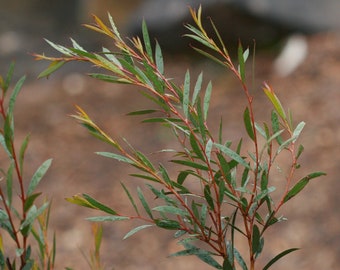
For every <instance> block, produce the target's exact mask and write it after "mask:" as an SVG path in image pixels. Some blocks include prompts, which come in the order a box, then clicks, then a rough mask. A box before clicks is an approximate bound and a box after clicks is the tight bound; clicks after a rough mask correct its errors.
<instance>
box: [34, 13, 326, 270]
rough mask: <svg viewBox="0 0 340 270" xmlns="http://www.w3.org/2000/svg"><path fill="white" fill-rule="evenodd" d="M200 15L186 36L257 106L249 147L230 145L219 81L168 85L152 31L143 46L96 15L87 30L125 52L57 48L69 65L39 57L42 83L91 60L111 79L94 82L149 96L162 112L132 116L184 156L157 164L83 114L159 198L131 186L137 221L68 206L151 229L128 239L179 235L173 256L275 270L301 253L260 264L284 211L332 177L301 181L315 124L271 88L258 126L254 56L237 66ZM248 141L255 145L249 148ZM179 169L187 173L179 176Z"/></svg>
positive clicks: (247, 122)
mask: <svg viewBox="0 0 340 270" xmlns="http://www.w3.org/2000/svg"><path fill="white" fill-rule="evenodd" d="M190 12H191V15H192V18H193V22H194V24H193V25H191V24H188V25H186V28H187V30H188V34H186V36H187V37H189V38H191V39H193V40H195V41H196V42H198V43H199V44H200V45H202V46H200V47H199V48H198V47H194V48H193V49H194V50H196V51H198V52H199V53H201V54H203V55H204V56H206V57H208V58H210V59H212V60H213V61H214V62H216V63H217V64H219V65H222V66H223V67H224V68H226V69H228V70H229V71H230V72H231V73H233V74H234V76H235V77H236V78H237V80H238V81H239V84H240V86H241V89H242V91H243V93H244V97H245V100H246V104H247V105H246V106H245V108H244V113H243V125H244V127H245V131H246V133H245V136H246V138H240V140H238V141H236V142H232V141H229V140H228V139H226V135H225V131H224V129H223V120H220V121H219V120H217V119H212V120H210V118H208V113H209V104H210V100H211V96H212V90H213V86H212V83H211V82H209V83H207V84H206V85H205V84H204V83H203V73H201V74H199V76H198V77H197V78H192V76H191V74H190V72H189V71H187V72H186V73H185V74H184V80H183V83H182V84H180V85H179V84H176V83H175V82H174V80H172V79H171V78H168V77H167V75H166V72H165V66H164V61H163V54H162V50H161V47H160V45H159V44H158V42H157V41H156V42H155V43H153V42H152V41H151V39H150V36H149V33H148V29H147V25H146V23H145V22H143V24H142V37H133V38H131V39H123V38H122V37H121V35H120V32H119V31H118V29H117V28H116V25H115V23H114V21H113V19H112V17H111V16H110V15H109V17H108V18H109V24H108V25H107V24H105V23H104V22H103V21H102V20H101V19H99V18H98V17H96V16H94V23H93V24H87V25H86V27H87V28H89V29H91V30H93V31H96V32H99V33H100V34H103V35H106V36H108V37H109V38H110V39H111V40H112V42H113V44H114V45H115V48H112V49H108V48H103V49H102V51H100V52H89V51H87V50H85V49H84V48H83V47H81V45H79V44H78V43H77V42H76V41H75V40H73V39H71V41H72V46H71V47H65V46H62V45H58V44H55V43H53V42H51V41H47V42H48V43H49V44H50V45H51V46H52V47H53V48H54V49H56V51H58V52H59V53H61V56H57V57H54V56H45V55H35V56H36V58H37V59H38V60H48V61H50V62H51V63H50V65H49V67H48V68H47V69H46V70H44V71H43V72H42V73H41V74H40V75H39V77H47V76H49V75H50V74H51V73H53V72H54V71H56V70H57V69H58V68H60V67H61V66H62V65H63V64H65V63H67V62H71V61H79V62H80V61H81V62H89V63H91V64H92V65H94V66H95V67H98V68H100V69H101V70H103V72H102V73H101V72H99V73H91V74H90V76H91V77H93V78H96V79H98V80H102V81H105V82H108V83H115V84H117V83H118V84H130V85H134V86H136V89H137V88H138V89H143V90H141V94H142V96H143V97H145V98H147V99H149V100H151V101H152V102H153V106H151V108H146V109H144V110H138V111H133V112H131V113H130V115H135V116H136V115H137V116H142V117H144V120H143V122H144V123H155V124H159V125H162V126H164V127H166V128H168V129H169V130H170V131H171V133H172V135H173V137H174V139H176V140H177V142H178V144H177V147H178V148H175V149H160V152H171V153H173V158H172V159H171V160H169V163H166V164H162V163H155V162H152V161H151V160H150V157H149V156H148V155H147V154H144V153H142V152H141V151H139V150H138V149H136V148H135V147H133V144H132V143H130V142H127V141H126V140H119V139H116V138H113V137H112V136H110V134H108V133H107V132H106V131H105V130H103V129H102V128H101V127H100V126H99V125H97V124H96V123H95V121H94V120H92V118H91V117H90V116H89V115H88V114H87V113H86V112H85V111H84V110H83V109H82V108H81V107H80V106H77V111H76V113H75V114H74V115H73V117H74V118H75V119H76V120H77V121H79V122H80V123H81V124H82V125H83V126H84V127H85V128H86V129H87V130H88V131H89V132H90V134H92V135H93V136H94V137H96V138H97V139H99V140H102V141H103V142H105V143H107V144H108V145H110V146H111V147H112V152H97V154H98V155H100V156H104V157H107V158H110V159H113V160H116V161H119V162H123V163H126V164H128V165H129V166H132V167H134V168H135V173H133V174H132V176H134V177H135V178H138V179H140V181H141V184H143V185H145V186H146V188H147V190H148V191H149V192H150V193H151V194H153V195H154V198H155V199H154V201H150V200H148V199H147V197H146V196H145V194H144V193H145V191H143V189H142V188H140V187H137V195H136V196H133V193H132V192H131V190H130V189H128V188H127V186H126V185H125V184H124V183H121V185H122V189H123V191H124V192H125V193H126V196H127V199H128V200H129V202H130V203H131V207H132V210H133V211H134V212H135V213H134V214H133V215H131V214H127V213H124V212H123V211H121V210H120V209H113V208H112V207H111V206H109V205H105V204H103V203H101V202H100V200H98V199H95V198H93V197H91V196H90V195H88V194H81V195H79V194H78V195H74V196H73V197H71V198H68V201H69V202H71V203H74V204H77V205H80V206H83V207H88V208H91V209H97V210H99V211H101V212H102V214H101V215H99V216H95V217H90V218H88V220H90V221H93V222H103V221H111V222H116V221H124V220H140V221H141V222H142V225H140V226H137V227H135V228H133V229H132V230H131V231H129V232H128V233H127V234H126V235H125V236H124V239H126V238H128V237H131V236H132V235H134V234H135V233H137V232H140V231H142V230H144V229H147V228H150V227H158V228H160V229H163V230H168V231H171V232H173V233H174V237H175V238H177V239H178V241H179V243H180V244H181V245H182V246H183V250H181V251H179V252H176V253H175V254H171V256H184V255H196V256H197V257H198V258H200V259H201V260H203V261H204V262H205V263H206V264H208V265H210V266H212V267H213V268H216V269H223V270H233V269H239V268H241V269H243V270H247V269H250V270H254V269H263V270H266V269H269V268H270V267H271V266H272V265H273V264H274V263H275V262H276V261H278V260H279V259H281V258H282V257H284V256H285V255H287V254H289V253H291V252H293V251H295V250H297V249H296V248H291V249H287V250H284V251H282V252H281V253H279V254H278V255H276V256H275V257H274V258H272V259H271V260H269V261H268V262H266V263H265V264H264V265H259V263H257V262H258V258H259V256H260V255H261V253H262V252H263V250H264V244H265V241H264V240H265V232H266V231H267V229H268V228H269V227H272V226H273V225H275V224H277V223H279V222H281V221H283V220H285V219H284V217H283V215H282V213H281V208H282V206H283V205H285V204H286V203H287V202H288V201H290V200H291V199H292V198H293V197H295V196H296V195H298V194H299V193H300V191H301V190H302V189H303V188H304V187H305V186H306V185H307V184H308V183H309V182H310V180H312V179H314V178H317V177H319V176H321V175H323V174H324V173H322V172H313V173H310V174H308V175H306V176H304V177H302V178H300V179H296V177H295V172H296V170H298V169H299V168H300V164H299V162H298V160H299V157H300V155H301V154H302V152H303V150H304V148H303V146H302V145H300V144H299V143H298V139H299V137H300V134H301V132H302V130H303V128H304V126H305V123H304V122H299V123H297V124H296V123H295V122H294V121H293V118H292V113H291V112H290V111H288V110H286V109H285V108H284V107H283V105H282V104H281V102H280V100H279V98H278V96H277V95H276V93H275V92H274V89H273V88H272V87H271V86H269V85H268V84H267V83H265V84H264V85H263V93H264V95H265V96H266V97H267V98H268V100H269V101H270V103H271V104H272V108H269V109H268V114H269V116H270V119H271V121H270V123H262V124H260V123H257V122H256V115H255V112H254V105H253V104H254V102H255V99H256V96H253V95H252V94H251V93H250V91H249V86H248V81H247V76H246V68H245V66H246V62H247V59H248V57H249V54H250V50H249V49H245V50H244V49H243V47H242V45H241V44H240V45H239V47H238V52H237V57H236V58H237V60H233V59H232V57H231V56H230V54H229V52H228V49H227V46H226V45H225V44H224V42H223V39H222V37H221V36H220V34H219V32H218V29H217V28H216V27H215V25H214V23H213V21H211V25H212V29H213V30H214V33H213V37H212V35H210V34H208V33H207V31H206V30H205V27H204V25H203V24H202V9H201V8H199V9H198V10H193V9H190ZM234 62H235V63H234ZM228 98H232V96H229V97H228ZM209 121H215V122H216V121H219V131H218V132H217V134H213V133H212V132H211V130H210V129H209V126H210V125H209ZM244 140H248V141H249V142H250V143H251V145H252V146H251V147H249V148H247V149H244V146H243V145H244ZM284 153H287V154H288V158H287V161H288V163H289V164H288V165H286V163H283V164H279V162H278V157H279V156H281V155H282V154H284ZM284 155H285V156H286V154H284ZM173 167H176V169H177V168H179V172H178V173H177V174H176V172H174V170H173V169H172V168H173ZM278 167H280V170H279V172H278V170H277V169H276V168H278ZM278 173H279V174H281V177H282V179H283V181H284V182H285V184H284V187H283V188H282V187H280V188H277V187H276V186H275V183H274V182H273V181H272V178H273V175H276V176H277V174H278ZM175 174H176V175H175ZM276 176H275V177H276ZM155 204H156V206H151V205H155ZM236 236H241V238H243V239H244V240H245V242H246V243H247V252H241V251H240V245H241V242H239V239H240V237H236ZM199 243H204V245H201V244H199Z"/></svg>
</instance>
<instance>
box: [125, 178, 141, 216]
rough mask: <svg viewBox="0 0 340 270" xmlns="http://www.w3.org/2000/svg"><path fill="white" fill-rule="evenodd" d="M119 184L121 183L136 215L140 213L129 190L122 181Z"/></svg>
mask: <svg viewBox="0 0 340 270" xmlns="http://www.w3.org/2000/svg"><path fill="white" fill-rule="evenodd" d="M121 185H122V187H123V189H124V191H125V193H126V195H127V196H128V198H129V200H130V202H131V204H132V206H133V208H134V209H135V211H136V213H137V215H140V214H139V211H138V208H137V205H136V203H135V201H134V199H133V197H132V196H131V193H130V192H129V190H128V189H127V187H126V186H125V185H124V184H123V183H121Z"/></svg>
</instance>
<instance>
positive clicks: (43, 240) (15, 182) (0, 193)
mask: <svg viewBox="0 0 340 270" xmlns="http://www.w3.org/2000/svg"><path fill="white" fill-rule="evenodd" d="M13 73H14V64H12V65H10V68H9V71H8V74H7V75H6V76H5V77H2V76H0V88H1V93H0V146H1V149H0V150H1V152H0V153H2V154H4V157H6V158H7V161H8V162H7V163H8V166H7V168H4V167H3V166H4V164H1V167H0V174H1V175H0V181H1V182H0V205H1V206H0V269H6V270H16V269H20V270H28V269H37V270H38V269H39V270H43V269H53V267H54V261H55V247H56V241H55V237H53V242H52V243H50V241H49V234H48V232H49V230H48V229H49V216H50V201H49V200H47V199H44V200H42V201H40V202H39V200H38V199H39V197H40V196H41V194H42V193H41V192H38V191H37V188H38V186H39V184H40V182H41V180H42V179H43V178H44V176H45V174H46V172H47V171H48V169H49V167H50V165H51V163H52V160H51V159H48V160H46V161H45V162H43V163H42V165H41V166H40V167H39V168H38V169H37V170H36V172H35V173H34V174H33V175H32V176H31V177H29V176H27V175H26V174H25V173H24V169H25V164H26V163H25V156H26V151H27V148H28V145H29V139H30V136H29V135H27V136H25V137H24V139H23V140H22V142H21V144H20V145H19V147H18V141H17V137H16V136H15V132H14V127H15V121H14V106H15V104H16V100H17V97H18V95H19V93H20V91H21V90H22V86H23V84H24V81H25V76H23V77H21V78H20V79H19V80H18V82H17V83H16V84H15V86H14V87H12V85H11V80H12V76H13ZM3 161H5V160H3ZM4 163H5V164H6V162H4Z"/></svg>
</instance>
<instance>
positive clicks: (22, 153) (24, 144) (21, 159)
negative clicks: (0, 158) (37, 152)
mask: <svg viewBox="0 0 340 270" xmlns="http://www.w3.org/2000/svg"><path fill="white" fill-rule="evenodd" d="M29 139H30V135H27V136H26V137H25V139H24V140H23V142H22V144H21V147H20V152H19V166H20V171H21V172H23V167H24V157H25V152H26V149H27V145H28V142H29Z"/></svg>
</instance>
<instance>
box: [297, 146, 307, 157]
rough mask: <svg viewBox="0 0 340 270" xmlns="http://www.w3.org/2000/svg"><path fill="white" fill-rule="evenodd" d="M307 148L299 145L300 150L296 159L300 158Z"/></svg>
mask: <svg viewBox="0 0 340 270" xmlns="http://www.w3.org/2000/svg"><path fill="white" fill-rule="evenodd" d="M304 149H305V148H304V147H303V145H301V144H300V145H299V148H298V152H297V154H296V159H298V158H299V157H300V156H301V154H302V152H303V150H304Z"/></svg>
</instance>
